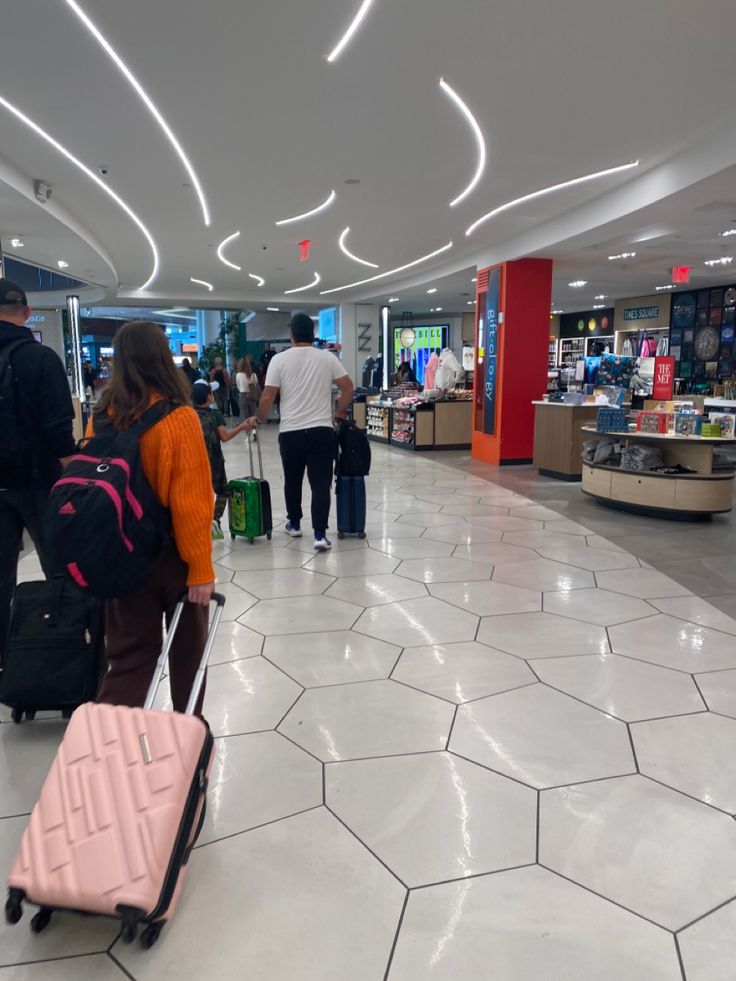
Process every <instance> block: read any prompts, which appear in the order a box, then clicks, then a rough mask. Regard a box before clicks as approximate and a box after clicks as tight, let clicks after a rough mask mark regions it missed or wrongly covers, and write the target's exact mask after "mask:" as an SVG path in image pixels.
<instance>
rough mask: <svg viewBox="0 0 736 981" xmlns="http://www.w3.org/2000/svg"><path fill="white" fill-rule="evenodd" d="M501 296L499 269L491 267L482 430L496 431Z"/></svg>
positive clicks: (487, 302) (487, 431)
mask: <svg viewBox="0 0 736 981" xmlns="http://www.w3.org/2000/svg"><path fill="white" fill-rule="evenodd" d="M500 298H501V270H500V269H499V268H498V267H496V268H495V269H491V271H490V273H489V276H488V293H487V297H486V324H485V331H486V338H485V340H486V343H485V349H486V351H485V353H486V370H485V395H484V403H483V405H484V408H483V432H485V433H487V434H488V435H489V436H492V435H493V434H494V433H495V432H496V394H497V390H498V326H499V324H498V319H499V313H498V305H499V302H500Z"/></svg>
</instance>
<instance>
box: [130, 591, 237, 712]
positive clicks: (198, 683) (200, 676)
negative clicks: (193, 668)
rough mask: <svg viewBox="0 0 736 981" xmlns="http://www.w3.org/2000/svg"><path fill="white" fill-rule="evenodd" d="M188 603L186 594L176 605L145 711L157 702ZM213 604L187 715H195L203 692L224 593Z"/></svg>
mask: <svg viewBox="0 0 736 981" xmlns="http://www.w3.org/2000/svg"><path fill="white" fill-rule="evenodd" d="M186 602H187V594H186V593H184V595H183V596H182V598H181V599H180V600H179V602H178V603H177V604H176V609H175V610H174V615H173V617H172V618H171V624H170V626H169V629H168V630H167V631H166V637H165V638H164V643H163V646H162V648H161V654H160V655H159V659H158V661H157V663H156V670H155V671H154V672H153V678H152V680H151V684H150V687H149V689H148V694H147V695H146V701H145V703H144V705H143V707H144V708H145V709H152V708H153V703H154V701H155V700H156V693H157V691H158V687H159V685H160V684H161V678H162V677H163V673H164V670H165V668H166V662H167V661H168V659H169V653H170V651H171V645H172V644H173V642H174V637H175V635H176V631H177V628H178V626H179V621H180V620H181V614H182V611H183V610H184V604H185V603H186ZM212 602H213V603H216V604H217V605H216V606H215V615H214V616H213V617H212V621H211V623H210V628H209V631H208V633H207V641H206V643H205V645H204V651H203V653H202V659H201V660H200V662H199V667H198V668H197V673H196V675H195V676H194V682H193V684H192V691H191V693H190V695H189V701H188V702H187V707H186V709H185V715H194V709H195V707H196V705H197V701H198V699H199V693H200V692H201V691H202V684H203V683H204V673H205V671H206V670H207V662H208V661H209V659H210V654H211V652H212V645H213V644H214V642H215V633H216V632H217V628H218V627H219V626H220V620H222V610H223V607H224V606H225V597H224V596H223V595H222V593H213V594H212Z"/></svg>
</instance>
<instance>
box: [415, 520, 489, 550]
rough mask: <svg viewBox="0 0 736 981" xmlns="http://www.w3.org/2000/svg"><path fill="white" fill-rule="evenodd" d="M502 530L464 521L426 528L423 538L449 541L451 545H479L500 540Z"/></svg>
mask: <svg viewBox="0 0 736 981" xmlns="http://www.w3.org/2000/svg"><path fill="white" fill-rule="evenodd" d="M501 535H502V532H500V531H495V530H494V529H493V528H484V527H483V525H474V524H468V522H464V523H463V524H458V525H443V526H442V527H441V528H427V530H426V531H425V532H424V534H423V536H422V537H423V538H429V539H431V540H432V541H436V542H449V543H450V544H451V545H470V544H471V542H472V543H473V544H475V545H481V544H483V543H484V542H486V543H490V542H500V541H501Z"/></svg>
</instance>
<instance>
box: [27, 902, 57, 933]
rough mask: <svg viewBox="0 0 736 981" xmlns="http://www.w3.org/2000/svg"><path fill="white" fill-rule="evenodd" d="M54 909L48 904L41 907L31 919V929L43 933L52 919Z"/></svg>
mask: <svg viewBox="0 0 736 981" xmlns="http://www.w3.org/2000/svg"><path fill="white" fill-rule="evenodd" d="M52 913H53V910H51V909H49V908H48V907H46V906H42V907H41V909H40V910H39V911H38V913H36V915H35V916H34V917H33V919H32V920H31V930H32V931H33V933H41V931H42V930H45V929H46V927H47V926H48V925H49V922H50V920H51V914H52Z"/></svg>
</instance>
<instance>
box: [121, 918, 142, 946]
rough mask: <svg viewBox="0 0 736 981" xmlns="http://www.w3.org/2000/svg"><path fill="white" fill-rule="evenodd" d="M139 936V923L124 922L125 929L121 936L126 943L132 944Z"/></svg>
mask: <svg viewBox="0 0 736 981" xmlns="http://www.w3.org/2000/svg"><path fill="white" fill-rule="evenodd" d="M137 936H138V924H137V923H123V931H122V933H121V937H122V939H123V943H124V944H132V943H133V941H134V940H135V938H136V937H137Z"/></svg>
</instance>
